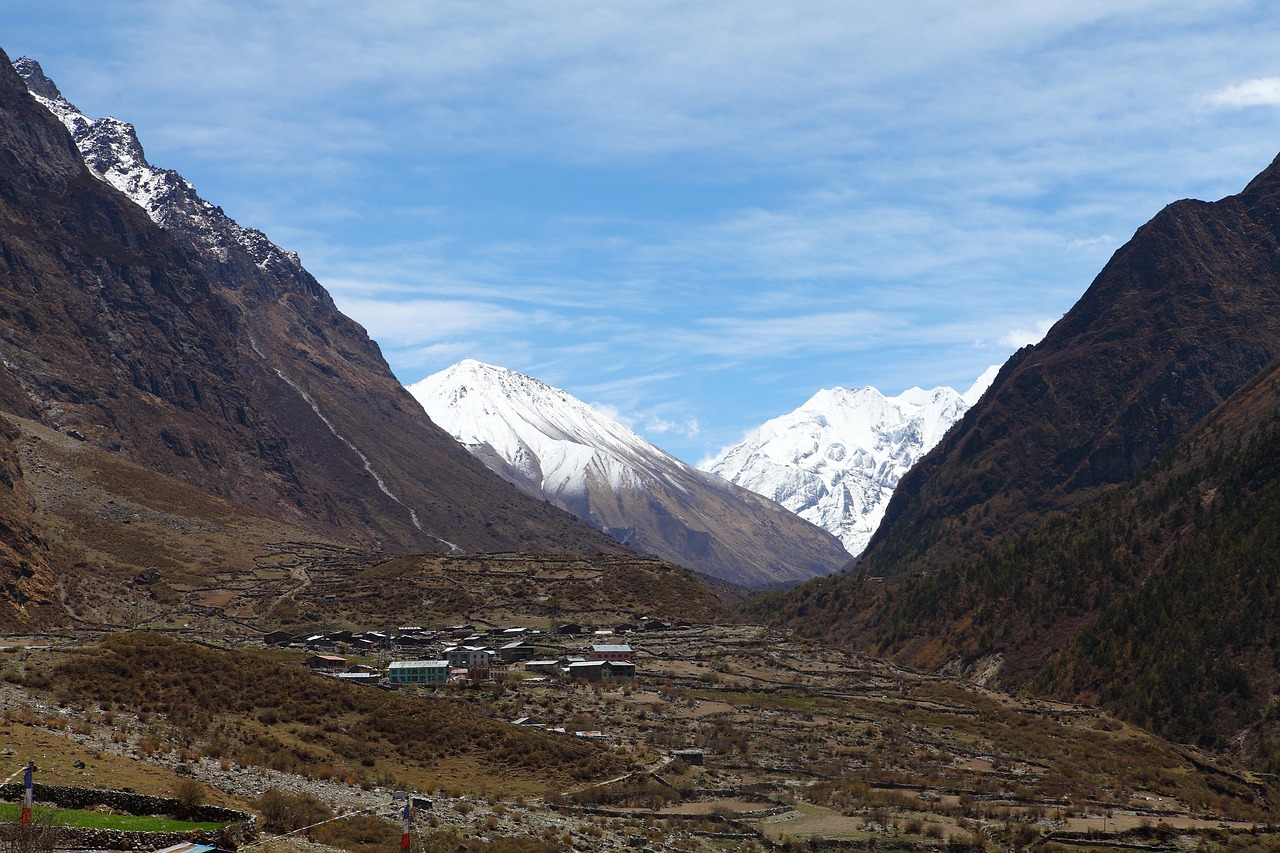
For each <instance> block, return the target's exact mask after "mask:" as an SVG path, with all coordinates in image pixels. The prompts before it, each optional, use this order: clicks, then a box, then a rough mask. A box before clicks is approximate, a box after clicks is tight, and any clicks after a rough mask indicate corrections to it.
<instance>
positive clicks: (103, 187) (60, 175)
mask: <svg viewBox="0 0 1280 853" xmlns="http://www.w3.org/2000/svg"><path fill="white" fill-rule="evenodd" d="M38 70H39V69H38V66H34V65H33V64H31V63H24V71H25V72H26V73H27V76H28V80H31V81H33V83H32V85H33V87H34V89H35V94H36V95H37V96H39V98H40V99H42V101H43V102H45V103H47V104H53V106H54V112H58V111H59V110H61V113H62V115H63V119H64V120H65V121H66V126H65V127H64V125H63V123H62V122H60V121H59V119H58V118H56V117H55V115H54V114H53V112H51V111H50V109H48V108H46V106H44V105H42V102H41V101H40V100H37V98H35V97H33V96H32V95H31V94H29V93H28V90H27V86H26V85H25V84H24V81H23V80H22V79H21V78H20V77H19V76H18V74H17V73H15V72H14V71H13V69H12V68H11V67H10V65H9V63H8V61H7V57H6V58H5V61H4V62H3V63H0V297H2V298H0V358H2V364H3V371H2V372H0V406H2V407H4V408H5V409H8V410H9V411H13V412H15V413H16V414H19V415H22V416H24V417H30V418H32V419H35V420H38V421H40V422H41V423H44V424H46V425H49V426H53V427H55V428H57V429H59V430H61V431H63V432H64V433H67V434H70V435H76V436H81V437H83V438H84V439H85V440H86V441H89V442H92V443H93V444H95V445H97V446H99V447H101V448H103V449H106V450H109V451H112V452H116V453H120V454H122V455H124V456H126V457H127V458H129V459H131V460H133V461H135V462H139V463H141V464H144V465H146V466H147V467H150V468H152V469H154V470H157V471H160V472H162V473H165V474H169V475H171V476H176V477H178V478H180V479H182V480H185V481H187V482H189V483H192V484H194V485H198V486H201V487H203V488H206V489H209V490H210V491H213V492H215V493H217V494H220V495H223V496H225V497H229V498H232V499H234V500H236V501H240V502H243V503H244V504H245V505H246V506H249V507H252V508H254V509H256V510H259V511H262V512H264V513H267V514H269V515H274V516H275V517H278V518H282V519H283V520H285V521H288V522H290V523H294V524H296V525H298V526H300V527H303V528H306V529H311V530H315V531H317V532H320V533H324V534H326V535H330V536H334V537H337V538H339V539H341V540H343V541H347V542H352V543H355V544H360V545H364V546H371V547H386V548H389V549H398V550H414V549H439V550H450V549H452V548H455V547H456V548H459V549H463V550H489V549H516V548H529V549H547V550H556V551H571V552H588V553H595V552H597V551H606V552H609V551H615V550H617V548H618V546H617V544H616V543H615V542H613V541H612V540H610V539H609V538H608V537H606V536H603V535H602V534H600V533H599V532H597V531H594V530H592V529H591V528H589V527H588V526H586V525H583V524H581V523H580V522H578V521H577V520H576V519H573V518H572V517H570V516H568V515H566V514H565V513H562V512H560V511H559V510H556V509H554V508H553V507H548V506H546V505H544V504H542V503H541V502H539V501H533V500H529V499H527V498H526V497H524V496H523V495H521V494H519V493H518V492H517V491H516V490H514V489H512V488H511V487H510V486H508V485H507V484H506V483H503V482H502V481H501V480H499V479H498V478H496V477H494V476H493V475H492V474H490V473H489V472H488V471H487V470H485V469H484V468H483V466H481V465H480V464H479V463H477V462H475V461H474V460H473V459H472V458H471V457H470V456H469V455H468V454H467V453H466V452H465V451H463V450H462V449H461V448H460V447H458V446H457V445H456V443H455V442H453V440H452V439H451V438H450V437H449V436H448V435H446V434H445V433H444V432H442V431H441V430H439V429H438V428H437V427H436V426H435V425H434V424H432V423H431V421H430V420H429V419H428V418H427V417H426V415H425V414H424V413H423V412H422V410H421V408H420V407H419V406H418V405H417V403H416V402H415V401H414V400H413V399H412V398H411V397H410V396H409V395H408V394H407V393H406V392H405V391H404V390H403V389H402V388H401V387H400V385H399V383H398V382H397V381H396V379H395V377H394V376H392V374H391V372H390V370H389V369H388V368H387V365H386V363H385V361H384V360H383V359H382V356H381V353H380V352H379V350H378V347H377V345H376V344H374V343H373V342H372V341H371V340H369V338H368V336H367V335H366V334H365V332H364V330H363V329H362V328H361V327H360V326H359V325H358V324H356V323H354V322H353V321H351V320H350V319H348V318H347V317H344V316H343V315H342V314H341V313H339V312H338V311H337V310H336V308H334V306H333V302H332V300H331V299H330V298H329V296H328V294H327V293H325V291H324V289H323V288H322V287H321V286H320V285H319V284H318V283H317V282H316V281H315V279H314V278H312V277H311V276H310V275H309V274H307V273H306V271H305V270H303V269H302V267H301V266H300V265H299V264H298V263H297V259H296V258H295V257H293V256H291V255H289V254H288V253H286V252H283V251H281V250H280V249H278V248H277V247H275V246H273V245H272V244H270V242H269V241H267V240H266V238H265V237H263V236H262V235H261V234H259V233H258V232H254V231H251V230H249V229H243V228H240V226H238V225H236V224H235V223H234V222H232V221H231V220H230V219H228V218H227V217H225V216H224V215H223V214H222V213H221V211H220V210H218V209H217V208H216V207H214V206H212V205H210V204H208V203H207V202H204V201H203V200H201V199H200V198H199V197H198V196H197V195H196V194H195V192H194V190H193V189H192V188H191V187H190V185H189V184H187V183H186V182H185V181H183V180H182V179H181V178H180V176H177V175H176V173H172V172H161V171H159V170H155V169H153V168H152V167H150V166H149V165H147V164H146V162H145V158H144V157H143V156H142V151H141V147H140V146H138V145H137V141H136V138H135V137H134V136H133V134H132V130H131V129H129V128H128V126H127V125H124V124H122V123H120V122H115V121H114V120H104V121H103V122H90V121H88V120H87V119H83V117H80V118H77V117H76V116H77V115H78V113H75V111H74V108H73V107H70V105H69V104H66V102H65V101H64V100H62V99H61V98H60V97H58V96H57V93H56V88H54V87H53V86H52V84H51V83H49V82H48V81H47V79H46V78H44V77H43V74H38V73H37V72H38ZM55 98H56V102H55V100H54V99H55ZM60 105H61V106H60ZM68 128H70V129H71V131H72V132H74V133H75V134H76V140H75V141H73V139H72V138H71V137H70V136H69V135H68ZM77 142H78V143H79V147H77ZM86 161H87V162H89V163H91V164H93V165H94V170H93V171H91V170H90V169H89V168H87V167H86V165H85V164H86ZM117 187H120V188H122V189H123V190H125V191H126V192H129V193H130V196H126V195H124V194H122V193H121V192H120V191H117ZM131 199H132V200H131Z"/></svg>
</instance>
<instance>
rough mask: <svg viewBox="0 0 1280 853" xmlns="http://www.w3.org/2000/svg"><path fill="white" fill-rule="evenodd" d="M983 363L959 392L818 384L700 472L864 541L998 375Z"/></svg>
mask: <svg viewBox="0 0 1280 853" xmlns="http://www.w3.org/2000/svg"><path fill="white" fill-rule="evenodd" d="M998 371H999V367H998V366H997V367H990V368H988V369H987V370H986V371H985V372H984V373H983V374H982V376H980V377H979V378H978V380H977V381H976V382H974V384H973V385H972V386H971V387H970V388H969V389H968V390H967V391H965V392H964V393H963V394H961V393H959V392H957V391H956V390H955V389H953V388H948V387H945V386H943V387H938V388H934V389H932V390H924V389H921V388H909V389H907V390H906V391H903V392H902V393H901V394H899V395H898V396H896V397H886V396H884V395H883V394H881V393H880V392H879V391H877V390H876V389H875V388H870V387H868V388H859V389H854V390H846V389H844V388H832V389H824V390H821V391H819V392H818V393H816V394H814V395H813V397H811V398H810V399H809V400H808V401H807V402H806V403H805V404H804V405H802V406H800V408H798V409H796V410H795V411H793V412H791V413H789V414H786V415H782V416H780V417H777V418H774V419H772V420H770V421H767V422H766V423H764V424H763V425H762V426H760V427H759V428H758V429H756V430H755V431H753V432H752V433H751V434H750V435H748V436H747V437H746V438H745V439H743V440H742V441H741V442H740V443H738V444H735V445H732V446H730V447H727V448H725V449H724V450H722V451H721V452H720V454H719V455H718V456H716V458H715V459H713V460H711V461H710V462H707V463H704V464H703V466H702V467H703V470H706V471H709V472H711V473H713V474H718V475H719V476H721V477H724V478H725V479H726V480H729V481H730V482H733V483H736V484H738V485H739V486H743V487H744V488H748V489H750V490H752V491H753V492H756V493H758V494H761V495H763V496H765V497H767V498H769V499H770V500H773V501H776V502H778V503H780V504H782V505H783V506H785V507H787V508H788V509H790V510H791V511H792V512H795V513H796V514H798V515H799V516H801V517H802V518H805V519H807V520H809V521H811V522H813V523H814V524H816V525H818V526H819V527H821V528H823V529H824V530H827V531H830V532H831V533H833V534H835V535H836V536H838V537H839V538H840V541H841V542H843V543H844V546H845V548H846V549H848V551H849V552H850V553H851V554H859V553H861V552H862V551H863V549H865V548H866V546H867V543H868V542H869V541H870V539H871V535H872V534H873V533H874V532H875V530H876V528H877V527H878V526H879V524H880V520H881V519H882V518H883V517H884V510H885V506H886V505H887V504H888V502H889V497H890V496H891V495H892V494H893V490H894V488H895V487H896V486H897V485H898V481H899V480H900V479H901V478H902V475H903V474H905V473H906V472H907V470H908V469H909V468H910V467H911V466H912V465H913V464H914V463H915V461H916V460H917V459H919V458H920V457H921V456H922V455H924V454H925V453H927V452H928V451H929V450H930V449H931V448H932V447H933V446H934V445H935V444H937V443H938V441H940V440H941V439H942V436H943V435H945V434H946V432H947V430H949V429H950V428H951V426H952V424H954V423H955V422H956V421H958V420H959V419H960V418H961V417H962V416H963V415H964V413H965V412H966V411H968V409H969V407H970V406H972V405H973V404H974V403H975V402H976V401H977V400H978V398H979V397H981V396H982V393H983V392H984V391H985V390H986V389H987V387H988V386H989V385H990V384H991V382H992V381H993V380H994V379H995V376H996V373H997V372H998Z"/></svg>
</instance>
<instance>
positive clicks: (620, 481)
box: [409, 360, 849, 586]
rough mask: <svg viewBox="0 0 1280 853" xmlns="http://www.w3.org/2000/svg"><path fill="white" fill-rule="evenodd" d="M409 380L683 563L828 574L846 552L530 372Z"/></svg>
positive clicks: (473, 436)
mask: <svg viewBox="0 0 1280 853" xmlns="http://www.w3.org/2000/svg"><path fill="white" fill-rule="evenodd" d="M409 391H410V392H411V393H412V394H413V395H414V396H415V397H417V399H418V400H419V401H420V402H421V403H422V405H423V407H424V408H425V409H426V410H427V412H428V413H429V414H430V415H431V417H432V418H433V419H434V420H435V421H436V422H437V423H439V424H440V425H441V426H442V427H444V428H445V429H446V430H448V431H449V432H450V433H451V434H452V435H453V436H454V437H455V438H456V439H458V441H460V442H461V443H462V444H463V446H465V447H466V448H467V449H469V450H470V451H471V452H472V453H473V454H475V455H476V457H477V458H479V459H480V460H482V461H483V462H484V463H485V464H486V465H488V466H489V467H490V468H491V469H492V470H493V471H495V472H497V473H498V474H500V475H502V476H503V477H504V478H506V479H507V480H508V481H510V482H512V483H514V484H515V485H517V486H518V487H519V488H521V489H522V490H524V491H525V492H526V493H527V494H530V495H533V496H535V497H538V498H543V499H546V500H549V501H551V502H552V503H554V504H555V505H557V506H560V507H562V508H564V509H566V510H568V511H570V512H572V513H574V514H575V515H577V516H578V517H579V518H582V519H585V520H586V521H589V522H590V523H591V524H593V525H595V526H596V527H599V528H600V529H602V530H605V531H607V532H608V533H610V534H611V535H613V536H615V537H617V538H618V539H619V540H620V541H622V542H625V543H626V544H628V545H632V546H634V547H636V548H639V549H641V550H644V551H649V552H651V553H654V554H657V555H659V556H660V557H663V558H664V559H667V560H671V561H673V562H676V563H679V564H680V565H683V566H685V567H687V568H690V569H693V570H695V571H698V572H702V573H704V574H708V575H711V576H713V577H718V578H723V579H725V580H729V581H731V582H733V583H738V584H744V585H756V586H758V585H761V584H770V583H785V582H790V581H796V580H806V579H808V578H811V577H814V576H815V575H825V574H829V573H830V572H832V571H834V570H835V569H837V568H839V567H840V566H842V565H843V564H844V563H845V562H847V561H848V559H849V555H848V553H846V552H845V551H844V549H843V548H841V547H840V544H839V542H838V541H836V540H835V539H834V538H833V537H832V536H831V535H830V534H827V533H825V532H824V531H822V530H819V529H818V528H816V527H814V526H813V525H811V524H809V523H807V522H805V521H803V520H801V519H800V518H798V517H796V516H795V515H793V514H791V513H789V512H787V511H786V510H785V509H783V508H782V507H780V506H778V505H777V504H775V503H773V502H772V501H768V500H765V499H763V498H761V497H760V496H759V495H756V494H754V493H752V492H750V491H748V490H746V489H742V488H739V487H737V486H734V485H732V484H730V483H727V482H725V481H724V480H722V479H721V478H719V477H715V476H713V475H711V474H707V473H705V472H702V471H698V470H696V469H694V468H691V467H689V466H688V465H685V464H684V463H682V462H680V461H679V460H678V459H675V458H673V457H672V456H669V455H668V454H666V453H663V452H662V451H661V450H659V449H658V448H656V447H654V446H653V445H651V444H649V443H648V442H646V441H645V440H644V439H642V438H640V436H638V435H636V434H635V433H633V432H632V431H631V430H629V429H627V428H626V427H624V426H622V425H621V424H619V423H617V422H616V421H614V420H611V419H610V418H607V417H605V416H603V415H601V414H600V413H599V412H596V411H595V410H594V409H592V408H591V407H590V406H588V405H586V404H585V403H583V402H582V401H580V400H577V399H575V398H574V397H572V396H570V395H569V394H567V393H565V392H564V391H561V390H559V389H556V388H552V387H550V386H548V385H546V384H544V383H542V382H539V381H538V380H536V379H533V378H531V377H528V376H524V375H523V374H519V373H515V372H514V371H510V370H506V369H504V368H501V367H493V366H491V365H487V364H481V363H480V362H477V361H472V360H467V361H463V362H460V363H458V364H456V365H454V366H452V367H450V368H447V369H445V370H442V371H440V372H439V373H436V374H433V375H431V376H428V377H427V378H426V379H423V380H422V381H421V382H417V383H414V384H413V385H410V386H409Z"/></svg>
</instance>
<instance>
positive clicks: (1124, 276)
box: [858, 163, 1280, 575]
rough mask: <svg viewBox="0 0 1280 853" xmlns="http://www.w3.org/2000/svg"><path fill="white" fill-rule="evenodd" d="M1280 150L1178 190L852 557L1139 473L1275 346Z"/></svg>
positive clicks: (958, 542) (999, 530)
mask: <svg viewBox="0 0 1280 853" xmlns="http://www.w3.org/2000/svg"><path fill="white" fill-rule="evenodd" d="M1278 248H1280V164H1276V163H1273V164H1272V165H1271V166H1270V167H1268V168H1267V170H1266V171H1264V172H1263V173H1262V174H1260V175H1259V176H1258V177H1257V178H1255V179H1254V180H1253V181H1252V182H1251V183H1250V184H1249V186H1248V187H1247V188H1246V189H1245V190H1244V191H1243V192H1241V193H1240V194H1239V195H1235V196H1230V197H1227V198H1224V199H1222V200H1220V201H1217V202H1201V201H1179V202H1176V203H1174V204H1171V205H1169V206H1168V207H1166V208H1165V209H1164V210H1163V211H1161V212H1160V213H1159V214H1158V215H1157V216H1156V217H1155V218H1153V219H1152V220H1151V221H1150V222H1148V223H1147V224H1146V225H1144V226H1143V227H1142V228H1141V229H1139V230H1138V232H1137V233H1136V234H1135V235H1134V237H1133V238H1132V239H1131V240H1130V241H1129V242H1128V243H1127V244H1126V245H1125V246H1123V247H1122V248H1120V249H1119V250H1118V251H1117V252H1116V253H1115V255H1114V256H1113V257H1112V259H1111V260H1110V262H1109V263H1108V264H1107V265H1106V266H1105V267H1104V269H1103V270H1102V272H1101V273H1099V275H1098V276H1097V278H1095V279H1094V281H1093V283H1092V285H1091V286H1090V287H1089V289H1088V290H1087V291H1086V292H1085V294H1084V295H1083V296H1082V297H1081V298H1080V300H1079V301H1078V302H1077V303H1076V304H1075V306H1073V307H1072V309H1071V310H1070V311H1069V312H1067V314H1066V315H1065V316H1064V317H1063V318H1062V319H1061V320H1060V321H1059V322H1058V323H1057V324H1055V325H1054V326H1053V328H1052V329H1050V330H1049V332H1048V334H1046V335H1045V338H1044V340H1043V341H1041V342H1040V343H1039V344H1036V345H1035V346H1033V347H1026V348H1024V349H1022V350H1020V351H1019V352H1018V353H1017V354H1016V355H1015V356H1014V357H1013V358H1011V359H1010V360H1009V361H1008V363H1006V364H1005V366H1004V367H1003V369H1002V370H1001V371H1000V373H999V375H998V376H997V378H996V379H995V382H994V383H993V385H992V386H991V388H990V390H989V391H988V392H987V394H986V395H985V396H984V397H983V399H982V400H981V401H980V402H979V403H978V404H977V405H975V406H974V407H973V408H972V409H970V410H969V411H968V413H966V415H965V417H964V418H963V419H962V420H961V421H960V424H959V425H958V426H957V428H956V429H954V430H952V431H951V432H950V433H948V435H947V436H946V438H945V439H944V440H943V441H942V442H941V443H940V444H939V445H938V446H937V447H936V448H934V450H933V451H932V452H930V453H929V454H927V455H926V456H925V457H924V458H923V459H922V460H921V462H920V463H919V464H918V465H916V466H915V468H913V469H912V470H911V472H910V473H908V474H907V475H906V476H905V477H904V478H903V479H902V482H901V485H900V487H899V493H898V494H897V495H895V497H894V498H893V499H892V500H891V501H890V502H889V506H888V509H887V510H886V513H885V521H884V523H883V525H882V526H881V528H880V530H879V531H878V532H877V534H876V536H875V537H874V538H873V539H872V541H871V543H870V545H869V547H868V549H867V552H866V553H865V555H864V557H863V559H862V561H861V563H860V564H859V567H858V571H859V572H860V573H862V574H870V575H890V574H896V573H901V572H906V571H913V570H933V569H937V568H940V567H942V566H945V565H947V564H948V563H950V562H952V561H954V560H957V559H963V558H966V557H972V556H975V555H977V554H980V553H982V552H983V551H985V550H986V549H987V548H989V547H990V546H992V545H994V544H997V543H1000V542H1003V541H1008V540H1011V539H1014V538H1016V537H1017V536H1019V535H1021V534H1024V533H1027V532H1029V531H1031V530H1033V529H1035V528H1036V527H1038V526H1039V525H1041V524H1042V523H1044V522H1045V521H1046V520H1047V519H1049V518H1051V517H1053V516H1054V515H1056V514H1057V513H1060V512H1062V511H1064V510H1067V509H1070V508H1072V507H1074V506H1079V505H1082V504H1085V503H1088V502H1090V501H1092V500H1096V499H1097V498H1098V497H1099V496H1101V495H1103V494H1105V493H1106V492H1107V491H1109V490H1110V489H1112V488H1113V487H1114V486H1115V485H1117V484H1119V483H1123V482H1126V481H1128V480H1130V479H1132V478H1133V477H1134V476H1136V475H1137V474H1139V473H1141V472H1142V471H1143V470H1145V469H1146V467H1147V466H1148V465H1150V464H1151V463H1152V462H1153V461H1154V460H1155V459H1157V458H1159V457H1160V456H1161V455H1162V454H1163V453H1165V452H1167V451H1168V450H1169V449H1170V448H1171V447H1173V446H1174V445H1176V444H1177V443H1178V442H1179V441H1180V440H1181V439H1182V438H1184V437H1185V436H1186V435H1187V434H1188V432H1189V431H1190V430H1191V429H1192V428H1193V427H1194V426H1195V425H1196V424H1197V423H1198V422H1199V421H1200V420H1201V419H1202V418H1203V417H1204V416H1205V415H1207V414H1208V413H1209V412H1210V411H1212V410H1213V409H1214V408H1215V407H1216V406H1217V405H1219V404H1220V403H1221V402H1222V401H1223V400H1225V399H1226V398H1227V397H1228V396H1230V395H1231V393H1232V392H1234V391H1235V390H1236V389H1237V388H1239V387H1240V386H1241V385H1243V384H1244V383H1245V382H1247V381H1249V380H1250V379H1251V378H1253V376H1254V375H1255V374H1257V372H1258V371H1259V370H1261V369H1262V368H1263V367H1264V366H1265V365H1267V364H1268V363H1269V362H1270V361H1271V360H1272V359H1273V358H1275V357H1276V356H1277V355H1280V269H1277V267H1276V265H1275V263H1274V257H1275V254H1276V251H1277V249H1278Z"/></svg>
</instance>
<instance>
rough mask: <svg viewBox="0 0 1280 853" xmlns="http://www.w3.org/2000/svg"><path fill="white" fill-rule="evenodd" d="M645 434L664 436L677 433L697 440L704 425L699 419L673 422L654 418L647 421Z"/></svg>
mask: <svg viewBox="0 0 1280 853" xmlns="http://www.w3.org/2000/svg"><path fill="white" fill-rule="evenodd" d="M644 429H645V432H652V433H657V434H658V435H663V434H665V433H676V434H677V435H682V436H684V437H685V438H697V436H698V433H699V432H700V431H701V430H702V425H701V424H700V423H699V422H698V419H697V418H688V419H687V420H685V421H683V422H680V421H672V420H667V419H666V418H658V417H653V418H649V420H647V421H645V425H644Z"/></svg>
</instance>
